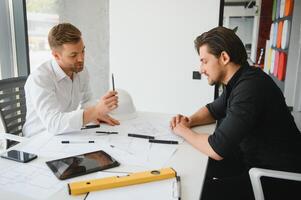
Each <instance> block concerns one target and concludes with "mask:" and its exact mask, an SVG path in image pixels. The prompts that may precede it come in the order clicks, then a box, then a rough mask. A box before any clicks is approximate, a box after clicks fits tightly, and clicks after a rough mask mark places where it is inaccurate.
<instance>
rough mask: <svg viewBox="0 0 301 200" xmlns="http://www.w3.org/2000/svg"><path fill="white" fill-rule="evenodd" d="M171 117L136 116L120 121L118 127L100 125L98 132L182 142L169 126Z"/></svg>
mask: <svg viewBox="0 0 301 200" xmlns="http://www.w3.org/2000/svg"><path fill="white" fill-rule="evenodd" d="M171 117H172V115H138V117H137V118H134V119H130V120H124V121H121V123H120V125H119V126H114V127H112V126H109V125H107V124H101V126H100V128H98V130H102V131H117V132H119V133H120V134H122V135H127V134H128V133H135V134H143V135H150V136H154V137H155V138H156V139H163V140H176V141H178V142H179V143H182V142H183V138H181V137H179V136H177V135H175V134H174V133H173V132H172V131H171V129H170V126H169V122H170V119H171Z"/></svg>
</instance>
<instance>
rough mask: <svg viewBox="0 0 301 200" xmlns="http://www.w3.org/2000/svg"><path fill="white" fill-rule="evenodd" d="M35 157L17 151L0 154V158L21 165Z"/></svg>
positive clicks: (35, 156)
mask: <svg viewBox="0 0 301 200" xmlns="http://www.w3.org/2000/svg"><path fill="white" fill-rule="evenodd" d="M37 157H38V156H37V155H35V154H32V153H27V152H23V151H18V150H10V151H8V152H5V153H3V154H1V158H6V159H10V160H14V161H17V162H22V163H27V162H29V161H31V160H33V159H35V158H37Z"/></svg>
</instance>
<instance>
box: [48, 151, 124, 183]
mask: <svg viewBox="0 0 301 200" xmlns="http://www.w3.org/2000/svg"><path fill="white" fill-rule="evenodd" d="M46 164H47V165H48V167H49V168H50V169H51V171H52V172H53V173H54V175H55V176H56V177H57V178H58V179H60V180H64V179H68V178H72V177H76V176H80V175H84V174H88V173H92V172H96V171H101V170H104V169H108V168H112V167H117V166H119V165H120V164H119V162H118V161H116V160H115V159H114V158H112V157H111V156H110V155H109V154H107V153H106V152H104V151H102V150H99V151H94V152H89V153H85V154H81V155H76V156H70V157H66V158H61V159H57V160H51V161H47V162H46Z"/></svg>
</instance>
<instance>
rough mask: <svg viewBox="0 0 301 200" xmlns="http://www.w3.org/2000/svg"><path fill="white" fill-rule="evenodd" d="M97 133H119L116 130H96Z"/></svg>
mask: <svg viewBox="0 0 301 200" xmlns="http://www.w3.org/2000/svg"><path fill="white" fill-rule="evenodd" d="M96 133H105V134H118V132H115V131H96Z"/></svg>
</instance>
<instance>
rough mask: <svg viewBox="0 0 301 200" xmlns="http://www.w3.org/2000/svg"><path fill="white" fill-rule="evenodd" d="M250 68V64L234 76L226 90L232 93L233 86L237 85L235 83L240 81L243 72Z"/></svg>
mask: <svg viewBox="0 0 301 200" xmlns="http://www.w3.org/2000/svg"><path fill="white" fill-rule="evenodd" d="M248 66H249V64H248V63H246V64H244V65H242V66H241V67H240V68H239V69H238V70H237V71H236V72H235V74H234V75H233V76H232V78H231V79H230V81H229V82H228V84H227V85H226V89H227V90H228V91H231V90H232V88H233V86H234V85H235V83H236V82H237V81H238V79H239V78H240V76H241V74H242V72H243V71H244V69H245V68H247V67H248Z"/></svg>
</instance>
